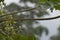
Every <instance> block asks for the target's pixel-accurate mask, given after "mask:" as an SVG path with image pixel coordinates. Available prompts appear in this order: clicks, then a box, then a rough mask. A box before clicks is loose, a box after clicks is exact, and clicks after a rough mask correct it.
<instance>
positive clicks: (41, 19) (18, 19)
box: [0, 16, 60, 22]
mask: <svg viewBox="0 0 60 40" xmlns="http://www.w3.org/2000/svg"><path fill="white" fill-rule="evenodd" d="M57 18H60V16H56V17H51V18H35V19H34V18H26V19H24V18H17V19H16V18H13V19H9V20H14V21H20V20H23V21H26V20H40V21H44V20H53V19H57ZM2 21H8V20H7V19H1V20H0V22H2Z"/></svg>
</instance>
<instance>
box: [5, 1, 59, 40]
mask: <svg viewBox="0 0 60 40" xmlns="http://www.w3.org/2000/svg"><path fill="white" fill-rule="evenodd" d="M18 1H19V0H5V3H7V4H10V3H11V2H15V3H18ZM31 6H32V5H31ZM48 12H49V13H50V16H45V17H53V16H58V15H60V11H58V10H54V11H53V13H51V12H50V11H49V10H48ZM40 22H41V23H40V24H42V25H43V26H45V27H47V28H48V29H49V35H48V36H45V35H43V36H42V37H41V40H49V37H50V36H52V35H55V34H57V28H58V26H59V25H60V18H59V19H55V20H48V21H40Z"/></svg>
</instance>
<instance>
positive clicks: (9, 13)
mask: <svg viewBox="0 0 60 40" xmlns="http://www.w3.org/2000/svg"><path fill="white" fill-rule="evenodd" d="M34 9H37V8H30V9H24V10H19V11H15V12H7V13H8V14H5V15H0V17H3V16H7V15H14V14H17V13H19V12H26V11H32V10H34Z"/></svg>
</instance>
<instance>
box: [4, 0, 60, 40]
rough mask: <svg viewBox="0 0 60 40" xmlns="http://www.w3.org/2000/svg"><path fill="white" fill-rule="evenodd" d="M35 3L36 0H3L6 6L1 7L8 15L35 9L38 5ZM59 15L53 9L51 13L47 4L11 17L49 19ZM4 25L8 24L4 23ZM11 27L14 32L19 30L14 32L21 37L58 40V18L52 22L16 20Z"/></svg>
mask: <svg viewBox="0 0 60 40" xmlns="http://www.w3.org/2000/svg"><path fill="white" fill-rule="evenodd" d="M36 2H37V0H33V1H29V0H5V3H6V6H4V7H3V10H7V11H8V12H9V13H10V12H15V11H19V10H24V9H30V8H35V7H37V6H38V5H39V4H38V5H37V4H36ZM59 15H60V11H59V10H55V9H54V10H53V12H51V11H50V9H49V6H47V4H42V5H41V6H40V7H39V8H37V9H35V10H31V11H26V12H25V11H24V12H18V13H17V14H14V15H13V18H15V19H16V18H18V19H19V18H50V17H55V16H59ZM7 17H8V16H7ZM8 19H9V18H8ZM5 24H8V23H6V22H5ZM13 26H14V28H15V29H16V30H19V31H16V33H18V34H19V33H21V34H22V35H28V36H30V34H32V35H33V36H35V37H36V39H33V40H60V36H59V35H60V18H57V19H54V20H18V21H16V23H15V24H14V25H13ZM17 26H18V28H17ZM19 28H20V29H19ZM15 29H14V30H15ZM31 37H32V36H31ZM32 38H33V37H32ZM17 40H19V39H17ZM24 40H25V39H24ZM29 40H32V39H29Z"/></svg>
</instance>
